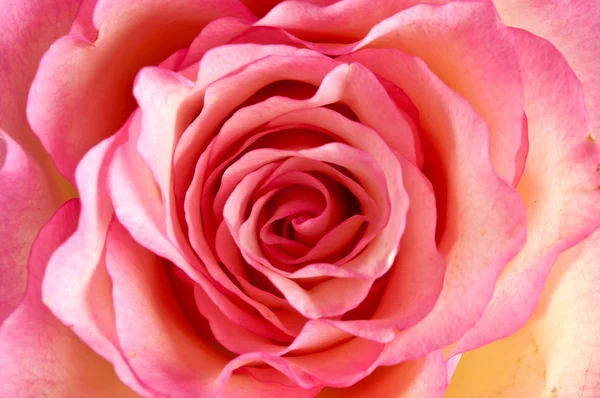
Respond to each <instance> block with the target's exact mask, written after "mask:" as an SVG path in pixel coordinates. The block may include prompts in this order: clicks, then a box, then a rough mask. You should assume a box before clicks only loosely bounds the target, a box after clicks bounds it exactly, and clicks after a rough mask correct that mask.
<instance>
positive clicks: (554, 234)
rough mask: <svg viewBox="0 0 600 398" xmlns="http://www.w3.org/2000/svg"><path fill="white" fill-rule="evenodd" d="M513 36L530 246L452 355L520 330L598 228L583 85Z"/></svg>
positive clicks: (593, 150) (552, 57)
mask: <svg viewBox="0 0 600 398" xmlns="http://www.w3.org/2000/svg"><path fill="white" fill-rule="evenodd" d="M513 35H514V38H515V42H516V44H517V47H518V49H519V55H520V57H519V58H520V60H521V64H522V67H521V70H522V71H523V79H524V82H525V99H526V103H525V111H526V112H527V117H528V119H529V143H530V149H529V156H528V158H527V164H526V166H525V173H524V174H523V177H522V179H521V182H520V183H519V186H518V189H519V192H521V194H522V196H523V200H524V202H525V205H526V208H527V219H528V222H529V227H528V236H527V245H526V246H525V248H524V250H523V251H522V252H521V253H519V255H518V256H517V257H516V258H515V259H514V260H513V261H512V262H511V263H510V264H509V265H508V266H507V267H506V269H505V270H504V272H503V274H502V276H501V277H500V279H499V280H498V284H497V286H496V289H495V291H494V298H493V300H492V302H491V303H490V305H489V306H488V308H487V310H486V313H485V314H484V316H483V318H482V319H481V320H480V321H479V322H478V323H477V325H476V326H475V328H474V329H472V330H471V331H469V333H468V334H467V335H466V336H464V338H463V339H462V341H461V344H460V345H459V346H458V347H457V349H456V352H462V351H465V350H469V349H472V348H476V347H479V346H481V345H483V344H486V343H488V342H490V341H493V340H496V339H498V338H502V337H505V336H507V335H509V334H510V333H512V332H514V331H515V330H516V329H518V328H519V327H520V326H521V325H523V324H524V323H525V322H526V321H527V319H528V318H529V316H530V315H531V313H532V312H533V311H534V309H535V305H536V303H537V300H538V298H539V295H540V294H541V291H542V287H543V284H544V279H545V277H546V275H547V274H548V272H550V268H551V266H552V264H553V262H554V260H555V259H556V256H558V255H559V254H560V253H561V252H562V251H563V250H565V249H566V248H568V247H570V246H572V245H574V244H576V243H577V242H579V241H580V240H581V239H583V238H584V237H585V236H586V235H587V234H589V233H590V232H591V231H592V230H593V229H594V228H596V227H597V226H598V225H600V190H599V189H598V188H599V187H600V173H599V172H598V171H597V167H598V165H599V164H600V147H599V146H598V143H597V142H591V141H589V140H588V139H587V137H588V134H589V131H590V123H589V117H588V114H587V111H586V108H585V104H584V98H583V93H582V89H581V85H580V83H579V81H578V80H577V78H576V77H575V75H574V74H573V72H572V71H571V69H570V68H569V65H568V64H567V62H566V61H565V59H564V58H563V57H562V56H561V55H560V53H559V52H558V51H557V50H556V49H555V48H554V47H553V46H552V45H551V44H550V43H548V42H547V41H545V40H543V39H541V38H539V37H536V36H534V35H532V34H530V33H527V32H525V31H521V30H516V29H515V30H513ZM557 82H560V83H557ZM550 85H552V87H553V89H552V90H551V91H548V87H550Z"/></svg>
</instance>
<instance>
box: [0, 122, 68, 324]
mask: <svg viewBox="0 0 600 398" xmlns="http://www.w3.org/2000/svg"><path fill="white" fill-rule="evenodd" d="M56 205H57V203H56V201H55V200H54V199H53V198H52V194H51V189H50V184H49V183H48V180H47V179H46V176H45V175H44V173H43V171H42V170H41V169H40V167H39V166H38V165H37V164H36V162H35V161H34V160H33V159H31V158H30V156H29V155H28V154H27V153H26V152H25V151H24V150H23V149H22V148H21V147H20V146H19V144H17V143H16V142H15V141H13V139H12V138H11V137H10V136H8V135H6V134H5V133H4V131H2V130H0V208H1V209H2V211H1V212H0V241H1V242H2V246H1V247H0V258H2V261H1V262H0V324H1V323H2V321H3V320H4V319H6V317H7V316H8V315H9V314H10V313H11V312H12V311H13V310H14V309H15V308H16V307H17V305H18V304H19V302H20V301H21V299H22V298H23V293H24V292H25V286H26V284H27V258H28V257H29V249H30V248H31V244H32V243H33V241H34V239H35V236H36V235H37V233H38V231H39V229H40V227H41V226H42V224H43V223H44V222H46V220H48V218H49V217H50V216H51V215H52V212H53V211H54V210H55V208H56Z"/></svg>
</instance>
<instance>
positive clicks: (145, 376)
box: [106, 221, 227, 395]
mask: <svg viewBox="0 0 600 398" xmlns="http://www.w3.org/2000/svg"><path fill="white" fill-rule="evenodd" d="M163 266H164V265H163V264H162V263H161V260H160V258H159V257H157V256H155V255H154V254H152V253H151V252H149V251H147V250H146V249H144V248H143V247H141V246H139V245H138V244H137V243H136V242H135V241H134V240H133V239H132V238H131V236H130V235H129V233H128V232H127V231H126V230H125V229H124V228H123V227H122V226H121V225H120V224H119V223H118V222H117V221H113V222H112V223H111V225H110V228H109V231H108V237H107V242H106V268H107V270H108V273H109V274H110V277H111V280H112V282H113V300H114V302H115V322H116V330H117V335H118V337H119V342H120V343H121V347H122V348H123V350H124V352H125V353H127V356H128V361H129V364H130V365H131V367H132V369H133V370H134V371H135V372H136V374H137V375H138V376H139V377H140V379H141V380H143V381H144V382H145V383H147V384H148V385H149V386H151V387H152V388H153V389H155V390H156V391H157V392H158V393H159V394H165V395H166V394H173V393H177V394H179V395H181V394H193V391H195V392H197V391H202V392H203V393H204V394H208V395H210V394H211V393H212V394H215V393H216V391H217V390H218V389H219V388H222V386H217V385H215V383H214V382H215V378H216V375H218V373H219V371H220V369H221V368H222V367H223V366H224V365H225V364H226V363H227V358H226V357H224V356H223V355H222V354H220V353H218V352H216V351H215V349H214V348H212V347H210V346H209V345H208V344H206V343H205V342H203V341H202V339H200V338H199V337H198V336H196V335H195V334H194V332H193V331H192V329H191V327H190V326H189V325H188V324H187V323H186V321H185V319H184V317H183V315H182V313H181V310H179V309H178V308H177V304H176V301H175V298H174V296H173V294H172V292H169V288H170V285H169V284H168V282H167V280H166V275H165V272H164V268H163Z"/></svg>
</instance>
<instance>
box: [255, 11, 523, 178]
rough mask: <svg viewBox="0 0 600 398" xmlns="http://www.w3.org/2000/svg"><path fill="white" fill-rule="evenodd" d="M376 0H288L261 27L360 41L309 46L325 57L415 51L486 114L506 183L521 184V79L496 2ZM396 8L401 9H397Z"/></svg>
mask: <svg viewBox="0 0 600 398" xmlns="http://www.w3.org/2000/svg"><path fill="white" fill-rule="evenodd" d="M372 3H373V2H370V1H364V0H363V1H361V0H351V1H340V2H338V3H336V4H334V5H332V6H330V7H326V8H324V9H322V10H321V9H319V10H315V9H314V8H316V6H312V5H308V4H305V3H303V2H296V1H290V2H285V3H282V4H280V5H279V6H278V7H276V8H275V9H273V10H272V11H271V12H270V13H269V14H268V15H267V16H266V17H265V18H263V19H262V20H261V21H259V22H258V23H257V24H259V25H269V26H281V27H285V28H291V32H292V33H297V34H298V35H300V37H302V38H304V39H307V40H315V41H319V42H322V41H324V38H323V35H326V34H329V35H334V36H335V33H336V32H344V35H349V37H344V40H346V42H347V41H348V40H349V39H350V40H351V41H352V40H359V39H362V40H360V41H357V42H355V43H351V44H348V45H346V46H341V47H340V46H335V47H333V48H332V47H331V46H325V45H320V44H314V45H313V44H312V43H305V45H307V46H308V47H309V48H318V49H320V50H321V51H323V52H325V53H327V54H335V55H339V54H348V53H351V52H353V51H356V50H357V49H359V48H366V47H370V48H373V47H376V48H396V49H399V50H401V51H402V52H404V53H407V54H411V55H415V56H417V57H418V58H419V59H421V60H423V61H425V63H426V64H427V66H428V67H429V68H430V69H431V70H432V71H433V72H434V73H435V74H436V75H437V76H439V77H440V78H441V79H442V80H443V81H444V83H446V84H447V85H448V86H449V87H450V88H452V89H453V90H455V91H457V92H458V93H459V94H460V95H461V96H463V97H464V98H466V99H467V100H468V101H469V102H470V104H471V106H472V107H473V108H474V109H475V110H476V111H477V112H478V113H479V114H480V115H481V116H482V117H483V119H484V120H485V122H486V123H487V126H488V128H489V135H490V140H489V148H490V158H491V162H492V165H493V167H494V170H495V171H496V172H497V173H498V175H499V176H500V177H502V178H503V179H504V180H505V181H508V182H510V183H512V182H513V181H515V178H516V177H517V176H518V171H519V170H518V164H517V154H518V151H519V148H520V147H521V142H522V121H523V92H522V84H521V76H520V74H519V63H518V59H517V54H516V52H515V48H514V45H513V43H512V40H511V37H510V34H509V32H508V30H507V28H506V27H505V26H504V25H503V24H502V22H501V21H500V19H499V18H498V16H497V14H496V13H495V11H494V9H493V7H491V6H490V5H489V4H487V3H486V2H482V1H476V2H473V1H451V2H449V3H448V4H419V3H421V1H377V2H374V3H376V4H372ZM415 3H416V5H415ZM427 3H431V2H430V1H428V2H427ZM433 3H445V2H444V1H434V2H433ZM411 6H412V7H411ZM406 7H408V8H406ZM392 10H402V11H400V12H398V13H396V14H394V13H393V12H392ZM390 15H391V16H390ZM388 16H389V18H387V17H388ZM367 21H370V23H369V22H367ZM376 22H379V23H378V24H376V25H375V26H374V27H372V25H371V24H374V23H376ZM332 27H337V29H336V28H333V29H332ZM325 37H327V36H325ZM363 37H364V38H363ZM332 40H334V38H332Z"/></svg>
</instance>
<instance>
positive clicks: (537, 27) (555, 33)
mask: <svg viewBox="0 0 600 398" xmlns="http://www.w3.org/2000/svg"><path fill="white" fill-rule="evenodd" d="M494 4H495V5H496V8H497V10H498V13H499V14H500V17H501V18H502V21H504V23H505V24H506V25H508V26H514V27H517V28H521V29H524V30H526V31H528V32H531V33H533V34H535V35H538V36H540V37H543V38H544V39H546V40H548V41H550V42H551V43H552V44H554V45H555V46H556V47H557V48H558V50H559V51H560V53H561V54H563V55H564V57H565V58H566V60H567V62H568V63H569V65H570V66H571V68H573V71H575V75H576V76H577V78H578V79H579V81H581V84H582V86H583V91H584V93H585V104H586V106H587V109H588V111H589V112H590V118H591V123H592V129H593V131H595V132H596V134H597V135H598V134H600V81H599V80H598V74H600V65H598V62H597V54H599V53H600V43H599V41H598V40H597V39H596V38H597V37H598V35H599V34H600V6H599V5H598V3H597V2H595V1H594V0H583V1H581V0H579V1H572V0H569V1H544V0H525V1H521V0H494Z"/></svg>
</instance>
